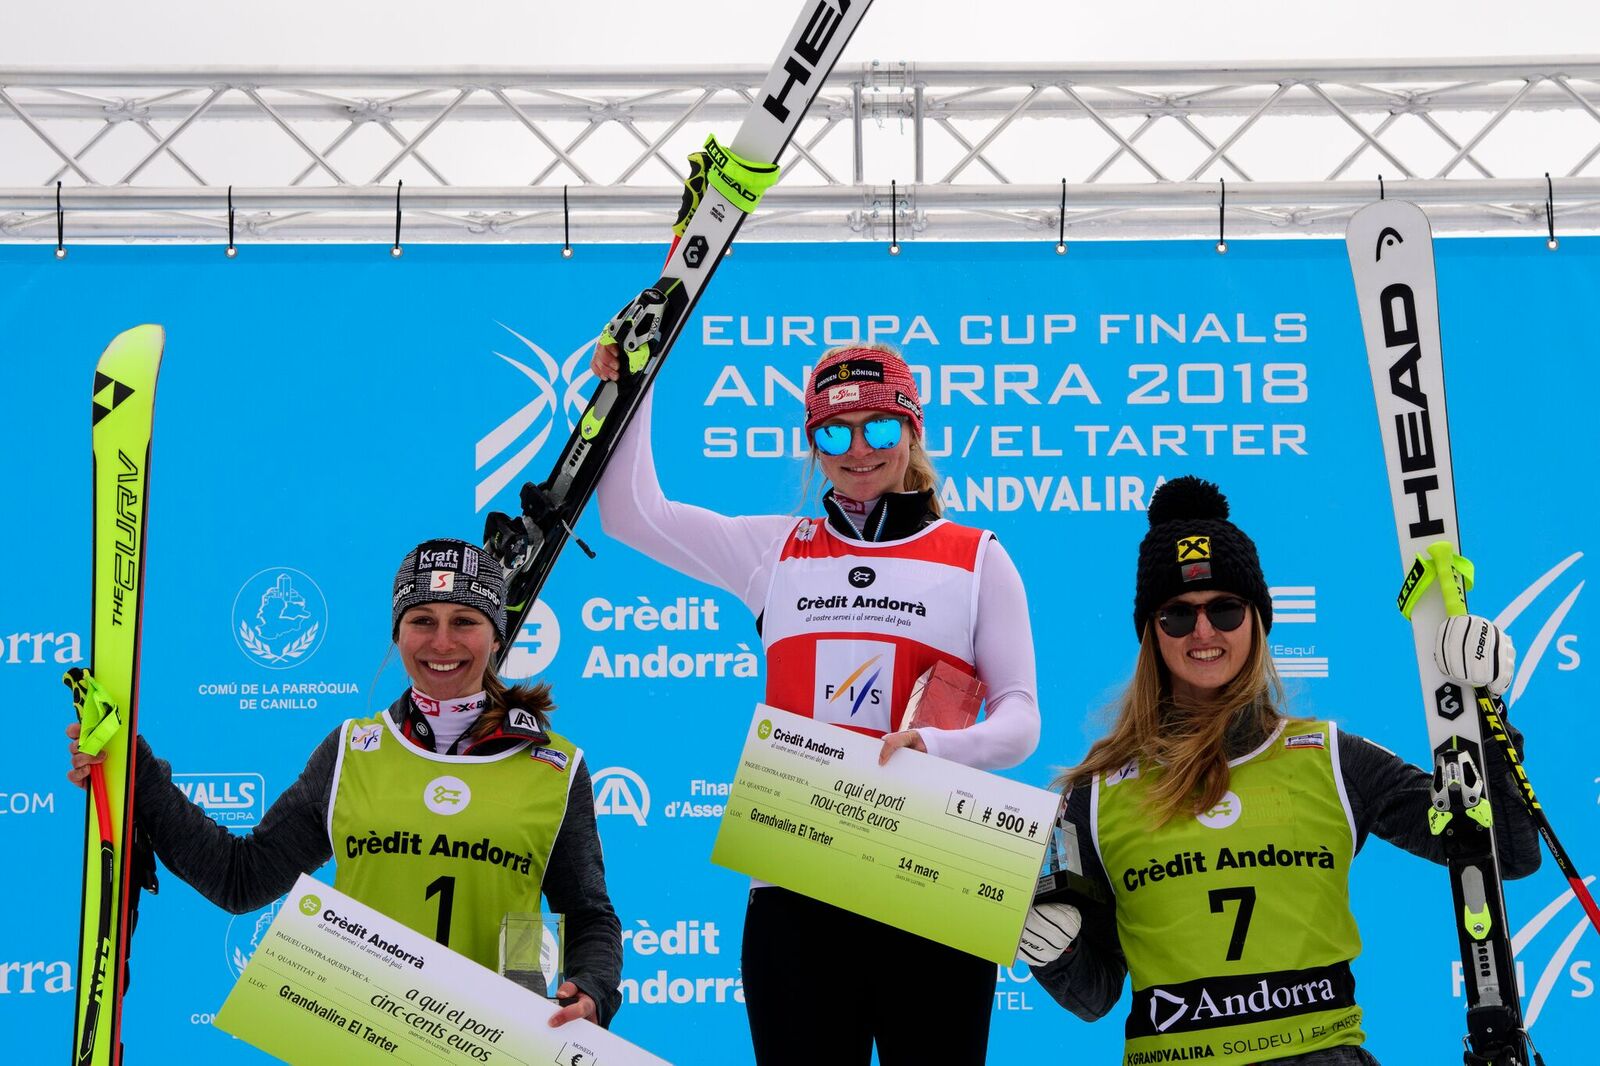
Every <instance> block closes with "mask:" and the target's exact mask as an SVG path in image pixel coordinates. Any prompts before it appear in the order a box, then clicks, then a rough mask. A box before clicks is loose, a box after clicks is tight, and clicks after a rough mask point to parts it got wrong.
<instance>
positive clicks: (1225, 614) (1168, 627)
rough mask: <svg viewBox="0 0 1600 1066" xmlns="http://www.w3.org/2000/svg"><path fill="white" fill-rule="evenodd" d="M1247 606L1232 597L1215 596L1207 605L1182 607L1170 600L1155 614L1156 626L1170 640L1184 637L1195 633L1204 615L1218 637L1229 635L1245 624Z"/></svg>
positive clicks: (1183, 604)
mask: <svg viewBox="0 0 1600 1066" xmlns="http://www.w3.org/2000/svg"><path fill="white" fill-rule="evenodd" d="M1249 607H1250V605H1249V604H1248V603H1246V602H1245V601H1244V600H1241V599H1237V598H1236V597H1233V596H1218V597H1217V598H1216V599H1214V600H1211V601H1210V602H1208V603H1185V602H1184V601H1182V600H1173V601H1172V602H1171V603H1169V604H1167V605H1166V606H1165V607H1163V608H1161V609H1160V610H1159V611H1157V612H1156V623H1157V624H1158V625H1160V626H1161V632H1163V633H1165V634H1166V635H1167V636H1169V637H1186V636H1188V635H1189V634H1190V633H1193V632H1194V627H1195V623H1196V622H1198V621H1199V620H1200V615H1201V614H1204V615H1205V616H1206V617H1207V618H1209V619H1210V620H1211V628H1212V629H1215V630H1217V631H1218V632H1221V633H1232V632H1233V631H1234V630H1235V629H1238V628H1239V627H1240V626H1241V625H1243V624H1244V616H1245V613H1246V612H1247V611H1248V610H1249Z"/></svg>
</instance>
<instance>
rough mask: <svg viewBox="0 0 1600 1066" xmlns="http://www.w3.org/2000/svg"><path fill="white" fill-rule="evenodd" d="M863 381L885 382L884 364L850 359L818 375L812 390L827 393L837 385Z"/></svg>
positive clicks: (872, 360) (875, 361)
mask: <svg viewBox="0 0 1600 1066" xmlns="http://www.w3.org/2000/svg"><path fill="white" fill-rule="evenodd" d="M863 381H876V382H881V381H883V364H882V363H880V362H878V361H877V360H875V359H850V360H847V361H845V362H843V363H836V364H835V365H833V366H830V367H829V368H828V369H826V370H824V371H822V372H821V373H820V374H818V375H817V379H816V380H815V381H813V382H812V383H811V390H812V391H813V392H825V391H827V390H828V389H831V388H832V387H833V386H835V385H850V384H860V383H861V382H863ZM835 402H838V401H835Z"/></svg>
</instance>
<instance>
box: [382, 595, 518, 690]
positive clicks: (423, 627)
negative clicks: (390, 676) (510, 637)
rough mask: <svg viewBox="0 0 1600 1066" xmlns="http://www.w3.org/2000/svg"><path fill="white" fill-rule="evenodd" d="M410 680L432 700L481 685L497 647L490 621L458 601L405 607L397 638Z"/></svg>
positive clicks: (481, 687) (401, 658) (480, 687)
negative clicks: (407, 608)
mask: <svg viewBox="0 0 1600 1066" xmlns="http://www.w3.org/2000/svg"><path fill="white" fill-rule="evenodd" d="M395 643H396V644H397V645H398V646H399V648H400V661H401V662H402V663H403V664H404V665H405V668H406V673H407V674H408V675H410V677H411V684H412V685H413V686H415V687H416V688H417V689H418V690H419V691H421V692H423V693H426V694H427V695H429V696H432V697H433V698H434V699H436V700H453V699H459V698H461V697H462V696H470V695H472V694H473V693H475V692H479V691H482V689H483V675H484V671H486V670H487V669H488V667H489V658H490V656H492V655H493V654H494V652H495V649H496V648H497V647H499V641H497V640H496V639H495V631H494V625H493V624H492V623H491V622H490V621H489V619H488V618H487V617H486V616H485V615H484V614H483V613H482V612H481V611H478V610H477V609H475V608H472V607H465V606H462V605H461V604H458V603H443V602H439V603H423V604H418V605H417V606H415V607H412V608H411V609H410V610H408V611H406V613H405V615H404V616H402V617H401V619H400V633H399V636H397V637H396V638H395Z"/></svg>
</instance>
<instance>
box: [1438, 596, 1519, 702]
mask: <svg viewBox="0 0 1600 1066" xmlns="http://www.w3.org/2000/svg"><path fill="white" fill-rule="evenodd" d="M1433 661H1434V664H1435V665H1436V666H1438V667H1439V670H1440V672H1441V673H1444V674H1448V675H1449V676H1450V677H1451V678H1453V679H1454V680H1456V681H1459V682H1461V683H1462V684H1463V685H1472V686H1475V687H1477V686H1481V687H1483V688H1487V689H1488V690H1489V691H1490V692H1492V693H1494V694H1495V695H1496V696H1498V695H1500V694H1502V693H1503V692H1505V690H1506V689H1507V688H1509V687H1510V686H1511V675H1512V674H1513V673H1514V672H1515V666H1516V661H1517V650H1516V648H1514V647H1512V646H1511V637H1510V635H1509V634H1507V633H1506V632H1504V631H1503V630H1502V629H1501V628H1500V627H1499V626H1497V625H1495V624H1494V623H1493V622H1491V621H1489V619H1487V618H1483V617H1481V616H1479V615H1475V614H1463V615H1457V616H1456V617H1454V618H1446V619H1445V620H1444V621H1443V622H1441V623H1440V624H1439V636H1438V638H1437V639H1436V640H1435V641H1434V642H1433Z"/></svg>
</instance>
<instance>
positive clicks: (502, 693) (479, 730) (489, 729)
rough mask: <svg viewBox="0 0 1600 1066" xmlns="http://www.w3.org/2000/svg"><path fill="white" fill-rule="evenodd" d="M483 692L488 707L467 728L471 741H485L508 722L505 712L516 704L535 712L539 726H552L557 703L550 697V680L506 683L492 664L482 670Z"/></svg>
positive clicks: (542, 727)
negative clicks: (551, 715) (552, 716)
mask: <svg viewBox="0 0 1600 1066" xmlns="http://www.w3.org/2000/svg"><path fill="white" fill-rule="evenodd" d="M483 694H484V696H485V697H486V698H487V702H488V706H487V707H485V708H484V709H483V713H482V714H480V715H478V720H477V721H476V722H473V723H472V728H471V729H469V730H468V731H467V739H468V740H472V741H477V740H482V739H483V738H484V737H486V736H488V735H489V734H491V733H493V732H495V731H496V730H498V729H499V728H500V727H501V726H502V725H503V724H505V720H506V715H507V714H509V713H510V712H511V708H513V707H517V708H520V709H522V710H524V711H527V712H528V713H529V714H531V715H533V717H534V720H535V721H537V722H538V723H539V728H540V729H545V730H548V729H549V728H550V712H551V711H553V710H555V709H556V705H555V703H554V702H553V701H552V700H551V699H550V685H549V683H548V682H545V681H541V682H539V683H538V684H537V685H507V684H506V683H505V682H504V681H502V680H500V675H499V674H497V673H495V672H494V665H493V664H492V663H491V664H490V665H489V667H488V669H486V670H484V672H483Z"/></svg>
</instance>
